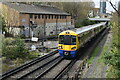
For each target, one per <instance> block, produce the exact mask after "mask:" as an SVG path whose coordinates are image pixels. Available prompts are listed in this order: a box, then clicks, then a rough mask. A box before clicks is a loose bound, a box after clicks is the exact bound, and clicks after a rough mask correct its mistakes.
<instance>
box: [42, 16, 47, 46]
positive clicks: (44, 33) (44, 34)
mask: <svg viewBox="0 0 120 80" xmlns="http://www.w3.org/2000/svg"><path fill="white" fill-rule="evenodd" d="M46 19H47V16H46V15H45V16H44V26H43V39H42V46H44V39H45V36H46V32H45V28H46Z"/></svg>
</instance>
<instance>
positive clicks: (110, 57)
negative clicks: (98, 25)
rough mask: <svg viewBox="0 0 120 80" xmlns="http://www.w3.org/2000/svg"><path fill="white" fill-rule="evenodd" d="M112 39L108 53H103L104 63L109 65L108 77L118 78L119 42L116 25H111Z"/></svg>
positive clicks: (119, 69) (119, 73)
mask: <svg viewBox="0 0 120 80" xmlns="http://www.w3.org/2000/svg"><path fill="white" fill-rule="evenodd" d="M112 31H113V41H112V46H111V50H110V52H109V53H105V54H104V59H105V63H106V64H108V65H109V69H108V71H107V72H108V74H107V77H108V78H120V53H119V51H118V50H120V43H119V41H118V37H120V36H118V27H113V28H112Z"/></svg>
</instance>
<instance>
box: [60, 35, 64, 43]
mask: <svg viewBox="0 0 120 80" xmlns="http://www.w3.org/2000/svg"><path fill="white" fill-rule="evenodd" d="M63 42H64V35H60V36H59V44H63Z"/></svg>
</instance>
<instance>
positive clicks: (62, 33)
mask: <svg viewBox="0 0 120 80" xmlns="http://www.w3.org/2000/svg"><path fill="white" fill-rule="evenodd" d="M59 35H77V34H76V33H75V32H74V31H71V30H66V31H63V32H61V33H60V34H59Z"/></svg>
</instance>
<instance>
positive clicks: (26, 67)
mask: <svg viewBox="0 0 120 80" xmlns="http://www.w3.org/2000/svg"><path fill="white" fill-rule="evenodd" d="M57 52H58V51H57V50H55V51H54V52H51V53H49V54H47V55H45V56H43V57H39V58H36V59H34V60H32V61H30V62H28V63H26V64H23V65H22V66H20V67H17V68H15V69H13V70H10V71H8V72H6V73H4V74H3V75H2V79H3V80H7V79H9V78H19V77H21V76H22V75H25V74H27V73H29V72H30V71H31V70H33V69H34V68H36V67H37V66H40V65H41V64H43V63H45V62H48V61H51V60H52V59H54V58H56V57H58V54H57Z"/></svg>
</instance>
